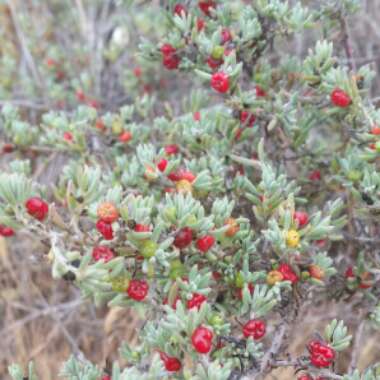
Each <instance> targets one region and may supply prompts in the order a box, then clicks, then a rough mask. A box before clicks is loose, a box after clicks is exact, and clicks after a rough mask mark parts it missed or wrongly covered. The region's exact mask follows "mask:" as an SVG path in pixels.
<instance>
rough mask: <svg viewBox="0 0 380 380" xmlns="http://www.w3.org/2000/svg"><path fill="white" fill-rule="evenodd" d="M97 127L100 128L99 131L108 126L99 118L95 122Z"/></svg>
mask: <svg viewBox="0 0 380 380" xmlns="http://www.w3.org/2000/svg"><path fill="white" fill-rule="evenodd" d="M95 128H96V129H99V131H104V130H105V129H106V126H105V125H104V122H103V120H102V119H97V120H96V123H95Z"/></svg>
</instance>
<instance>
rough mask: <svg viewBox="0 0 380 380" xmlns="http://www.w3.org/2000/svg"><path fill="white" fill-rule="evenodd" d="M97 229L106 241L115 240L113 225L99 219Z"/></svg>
mask: <svg viewBox="0 0 380 380" xmlns="http://www.w3.org/2000/svg"><path fill="white" fill-rule="evenodd" d="M96 229H97V230H98V231H99V232H100V233H101V234H102V235H103V238H104V239H105V240H112V239H113V229H112V224H111V223H107V222H105V221H104V220H102V219H99V220H98V221H97V222H96Z"/></svg>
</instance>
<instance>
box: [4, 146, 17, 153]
mask: <svg viewBox="0 0 380 380" xmlns="http://www.w3.org/2000/svg"><path fill="white" fill-rule="evenodd" d="M14 149H15V147H14V145H13V144H4V145H3V153H12V152H13V151H14Z"/></svg>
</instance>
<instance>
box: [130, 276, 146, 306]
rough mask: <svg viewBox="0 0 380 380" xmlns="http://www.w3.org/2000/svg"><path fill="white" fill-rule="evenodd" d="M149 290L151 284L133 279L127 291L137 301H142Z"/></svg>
mask: <svg viewBox="0 0 380 380" xmlns="http://www.w3.org/2000/svg"><path fill="white" fill-rule="evenodd" d="M148 291H149V285H148V283H147V282H146V281H144V280H131V282H130V283H129V286H128V289H127V293H128V295H129V297H131V298H132V299H134V300H135V301H142V300H143V299H144V298H145V297H146V295H147V294H148Z"/></svg>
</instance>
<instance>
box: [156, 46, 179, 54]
mask: <svg viewBox="0 0 380 380" xmlns="http://www.w3.org/2000/svg"><path fill="white" fill-rule="evenodd" d="M160 50H161V53H162V55H164V56H165V55H171V54H173V53H175V52H176V51H177V50H176V49H175V48H174V47H173V45H170V44H163V45H162V46H161V49H160Z"/></svg>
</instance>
